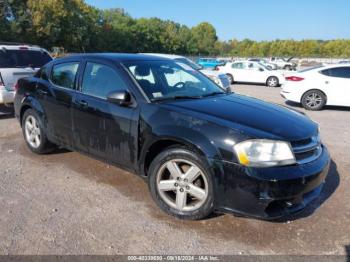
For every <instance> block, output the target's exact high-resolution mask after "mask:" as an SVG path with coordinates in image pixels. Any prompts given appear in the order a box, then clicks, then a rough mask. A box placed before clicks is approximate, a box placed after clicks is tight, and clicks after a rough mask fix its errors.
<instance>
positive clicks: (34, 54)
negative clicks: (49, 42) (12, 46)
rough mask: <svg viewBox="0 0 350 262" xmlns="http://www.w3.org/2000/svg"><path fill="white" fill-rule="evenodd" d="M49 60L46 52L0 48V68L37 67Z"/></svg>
mask: <svg viewBox="0 0 350 262" xmlns="http://www.w3.org/2000/svg"><path fill="white" fill-rule="evenodd" d="M51 60H52V58H51V57H50V56H49V55H48V54H47V53H46V52H40V51H32V50H7V49H3V50H0V68H15V67H34V68H39V67H42V66H43V65H45V64H46V63H48V62H50V61H51Z"/></svg>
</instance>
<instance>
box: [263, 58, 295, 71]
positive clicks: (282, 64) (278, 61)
mask: <svg viewBox="0 0 350 262" xmlns="http://www.w3.org/2000/svg"><path fill="white" fill-rule="evenodd" d="M293 58H294V57H290V58H279V57H270V59H269V63H271V64H275V65H276V66H277V68H278V69H285V70H296V68H297V64H296V63H293V62H292V59H293Z"/></svg>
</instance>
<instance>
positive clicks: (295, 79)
mask: <svg viewBox="0 0 350 262" xmlns="http://www.w3.org/2000/svg"><path fill="white" fill-rule="evenodd" d="M286 80H287V81H295V82H298V81H303V80H304V78H302V77H299V76H287V77H286Z"/></svg>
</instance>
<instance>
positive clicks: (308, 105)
mask: <svg viewBox="0 0 350 262" xmlns="http://www.w3.org/2000/svg"><path fill="white" fill-rule="evenodd" d="M326 102H327V98H326V96H325V95H324V94H323V93H322V92H321V91H319V90H310V91H307V92H306V93H305V94H304V95H303V97H302V98H301V104H302V105H303V107H304V108H305V109H306V110H311V111H317V110H321V109H322V108H323V107H324V106H325V104H326Z"/></svg>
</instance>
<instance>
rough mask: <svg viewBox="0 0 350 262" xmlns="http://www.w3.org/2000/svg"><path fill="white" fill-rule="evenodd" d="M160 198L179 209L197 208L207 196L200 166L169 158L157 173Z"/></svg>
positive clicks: (206, 183) (205, 183)
mask: <svg viewBox="0 0 350 262" xmlns="http://www.w3.org/2000/svg"><path fill="white" fill-rule="evenodd" d="M157 190H158V192H159V195H160V197H161V198H162V200H163V201H164V202H165V203H166V204H167V205H169V206H170V207H172V208H174V209H177V210H179V211H193V210H197V209H199V208H200V207H201V206H202V205H203V204H204V203H205V201H206V199H207V198H208V181H207V178H206V177H205V175H204V174H203V172H202V171H201V170H200V168H199V167H198V166H197V165H195V164H194V163H192V162H190V161H188V160H184V159H174V160H169V161H167V162H166V163H164V164H163V165H162V166H161V167H160V169H159V171H158V173H157Z"/></svg>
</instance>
